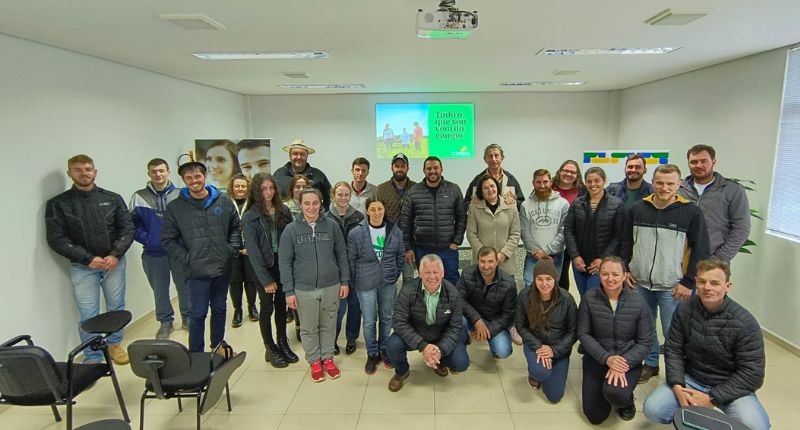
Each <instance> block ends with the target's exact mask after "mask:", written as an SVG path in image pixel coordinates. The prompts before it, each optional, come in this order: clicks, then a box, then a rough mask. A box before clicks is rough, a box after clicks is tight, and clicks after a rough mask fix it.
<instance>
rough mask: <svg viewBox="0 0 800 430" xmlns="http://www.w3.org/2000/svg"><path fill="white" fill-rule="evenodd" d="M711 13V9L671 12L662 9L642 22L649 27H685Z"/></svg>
mask: <svg viewBox="0 0 800 430" xmlns="http://www.w3.org/2000/svg"><path fill="white" fill-rule="evenodd" d="M709 13H711V9H698V10H691V11H689V10H672V9H664V10H662V11H661V12H659V13H657V14H655V15H653V16H651V17H650V18H647V20H646V21H645V22H644V23H645V24H650V25H686V24H688V23H690V22H692V21H696V20H698V19H700V18H702V17H704V16H706V15H708V14H709Z"/></svg>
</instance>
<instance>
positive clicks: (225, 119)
mask: <svg viewBox="0 0 800 430" xmlns="http://www.w3.org/2000/svg"><path fill="white" fill-rule="evenodd" d="M0 52H2V53H3V55H2V57H0V94H2V102H0V142H2V147H3V152H4V154H5V157H4V163H3V164H4V169H5V170H4V171H5V174H4V175H3V178H4V179H3V181H4V182H5V183H6V187H5V193H4V194H5V196H4V204H3V207H4V210H3V211H2V215H0V219H1V221H0V226H1V227H0V228H1V229H2V245H3V246H2V250H1V251H0V252H2V255H0V264H2V273H3V277H4V279H3V282H2V283H0V338H2V340H5V339H8V338H10V337H12V336H15V335H17V334H22V333H29V334H31V335H33V337H34V340H35V341H37V343H39V344H42V345H44V346H45V347H47V348H48V349H49V350H50V351H51V352H53V353H54V354H56V357H62V359H64V358H66V351H68V350H69V349H71V348H72V347H74V346H75V345H77V344H78V335H77V330H76V328H77V321H78V314H77V311H76V309H75V305H74V300H73V298H72V289H71V286H70V282H69V276H68V264H67V260H66V259H65V258H62V257H60V256H59V255H57V254H55V253H54V252H52V251H51V250H50V248H49V247H48V246H47V242H46V240H45V229H44V203H45V201H46V200H47V199H48V198H50V197H52V196H54V195H56V194H58V193H60V192H62V191H63V190H65V189H67V188H68V187H69V186H70V185H71V181H69V179H68V178H67V176H66V174H65V171H66V160H67V158H69V157H70V156H72V155H74V154H77V153H87V154H89V155H90V156H92V157H93V158H94V160H95V163H96V166H97V168H98V178H97V183H98V184H99V185H100V186H101V187H103V188H107V189H110V190H113V191H115V192H118V193H120V194H121V195H122V196H123V198H124V199H125V200H126V202H127V201H128V200H129V199H130V196H131V194H132V193H133V192H134V191H135V190H136V189H138V188H141V187H142V186H144V183H145V182H146V180H147V176H146V174H145V172H146V168H145V165H146V163H147V161H148V160H150V159H151V158H153V157H162V158H165V159H167V160H168V161H170V162H171V164H172V165H173V166H174V162H175V161H174V160H176V159H177V156H178V155H179V154H180V153H181V152H182V151H181V150H180V148H184V149H186V148H191V147H192V146H193V145H194V142H193V140H194V139H195V138H197V137H206V138H207V137H209V136H211V137H239V136H243V135H244V134H245V119H244V118H245V114H244V103H243V97H242V96H241V95H238V94H234V93H229V92H225V91H220V90H216V89H211V88H208V87H204V86H200V85H196V84H192V83H189V82H185V81H181V80H177V79H173V78H168V77H165V76H162V75H158V74H155V73H150V72H146V71H143V70H139V69H135V68H131V67H127V66H123V65H120V64H116V63H113V62H109V61H104V60H99V59H96V58H92V57H88V56H84V55H80V54H76V53H72V52H68V51H64V50H60V49H56V48H52V47H48V46H45V45H41V44H37V43H33V42H28V41H25V40H21V39H16V38H12V37H8V36H4V35H0ZM175 170H176V169H174V168H173V179H177V180H178V182H180V179H179V178H178V177H177V173H176V172H175ZM140 255H141V248H140V247H139V245H138V244H137V245H134V246H133V247H132V248H131V250H130V251H129V252H128V254H127V256H128V268H127V281H128V284H127V307H128V309H130V310H131V311H132V312H133V314H134V318H138V317H140V316H142V315H143V314H146V313H147V312H150V311H151V310H152V309H153V306H154V305H153V298H152V292H151V290H150V287H149V285H148V284H147V281H146V279H145V277H144V274H143V272H142V269H141V259H140Z"/></svg>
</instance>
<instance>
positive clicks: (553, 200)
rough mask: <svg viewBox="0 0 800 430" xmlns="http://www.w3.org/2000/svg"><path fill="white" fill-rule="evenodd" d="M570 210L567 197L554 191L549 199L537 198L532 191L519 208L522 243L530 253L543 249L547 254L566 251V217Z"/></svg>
mask: <svg viewBox="0 0 800 430" xmlns="http://www.w3.org/2000/svg"><path fill="white" fill-rule="evenodd" d="M567 211H569V203H568V202H567V200H566V199H564V198H563V197H561V195H560V194H558V191H553V192H552V193H551V194H550V197H549V198H548V199H547V200H544V201H542V200H539V199H538V198H536V192H535V191H534V192H533V193H531V195H530V197H528V199H527V200H525V203H523V204H522V207H521V208H520V210H519V220H520V228H521V230H522V232H521V233H522V243H523V244H524V245H525V250H526V251H528V253H531V252H534V251H536V250H539V249H541V250H543V251H544V252H546V253H547V255H555V254H559V253H561V252H562V251H564V248H565V246H566V245H565V243H564V219H565V218H566V217H567Z"/></svg>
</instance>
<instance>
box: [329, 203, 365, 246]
mask: <svg viewBox="0 0 800 430" xmlns="http://www.w3.org/2000/svg"><path fill="white" fill-rule="evenodd" d="M327 216H328V218H330V219H332V220H333V221H334V222H336V224H338V225H339V228H340V229H342V234H343V237H344V241H345V243H347V238H348V236H349V235H350V231H352V230H353V228H355V226H357V225H358V223H359V222H361V220H362V219H364V214H363V213H361V212H359V211H358V210H356V208H354V207H353V205H349V206H347V212H345V214H344V216H341V215H339V212H337V211H336V208H335V207H333V205H331V207H330V210H329V211H328V213H327Z"/></svg>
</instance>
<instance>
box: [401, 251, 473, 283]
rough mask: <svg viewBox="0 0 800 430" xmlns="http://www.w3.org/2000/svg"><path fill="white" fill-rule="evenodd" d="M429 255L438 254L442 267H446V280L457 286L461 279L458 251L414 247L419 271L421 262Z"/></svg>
mask: <svg viewBox="0 0 800 430" xmlns="http://www.w3.org/2000/svg"><path fill="white" fill-rule="evenodd" d="M428 254H436V255H438V256H439V258H441V259H442V265H443V266H444V279H447V280H448V281H449V282H450V283H451V284H453V285H455V284H457V283H458V278H459V277H460V275H459V273H458V250H455V249H450V248H445V249H436V250H434V249H427V248H419V247H414V256H415V257H416V260H417V269H419V260H420V259H421V258H422V257H424V256H426V255H428ZM403 282H405V281H403Z"/></svg>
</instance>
